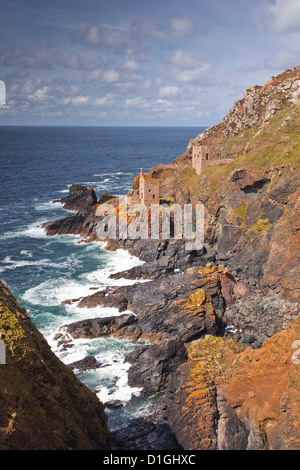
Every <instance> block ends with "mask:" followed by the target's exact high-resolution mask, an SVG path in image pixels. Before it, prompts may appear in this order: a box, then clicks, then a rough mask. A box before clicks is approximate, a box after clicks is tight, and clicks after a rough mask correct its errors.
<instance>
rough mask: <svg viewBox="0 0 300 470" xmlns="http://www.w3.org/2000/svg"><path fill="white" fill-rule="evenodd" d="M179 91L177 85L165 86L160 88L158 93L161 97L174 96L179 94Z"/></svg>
mask: <svg viewBox="0 0 300 470" xmlns="http://www.w3.org/2000/svg"><path fill="white" fill-rule="evenodd" d="M178 92H179V88H178V87H177V86H165V87H163V88H160V90H159V92H158V94H159V96H160V97H161V98H172V97H174V96H177V95H178Z"/></svg>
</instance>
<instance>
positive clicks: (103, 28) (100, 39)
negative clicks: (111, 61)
mask: <svg viewBox="0 0 300 470" xmlns="http://www.w3.org/2000/svg"><path fill="white" fill-rule="evenodd" d="M73 40H74V41H75V42H79V43H83V44H89V45H91V46H99V45H104V46H111V47H120V46H122V47H123V46H126V45H128V37H127V35H126V34H125V33H124V32H122V31H121V30H120V29H118V28H117V27H113V26H107V25H99V24H94V25H90V24H88V23H85V22H82V23H80V24H79V25H78V26H77V29H76V32H75V35H74V37H73Z"/></svg>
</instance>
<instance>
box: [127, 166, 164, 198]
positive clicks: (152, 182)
mask: <svg viewBox="0 0 300 470" xmlns="http://www.w3.org/2000/svg"><path fill="white" fill-rule="evenodd" d="M127 199H128V203H129V204H144V205H145V206H149V205H150V204H159V181H158V180H157V179H155V178H151V177H150V176H149V175H147V174H144V172H143V170H141V173H140V178H139V189H138V190H133V191H130V192H129V193H128V195H127Z"/></svg>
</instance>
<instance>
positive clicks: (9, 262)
mask: <svg viewBox="0 0 300 470" xmlns="http://www.w3.org/2000/svg"><path fill="white" fill-rule="evenodd" d="M1 263H3V264H4V265H5V266H2V267H0V272H4V271H6V270H11V269H17V268H22V267H24V266H42V267H47V268H48V267H52V268H62V267H69V266H72V264H73V262H72V261H69V260H66V261H64V262H62V263H54V262H53V261H51V260H50V259H48V258H45V259H40V260H38V261H29V260H13V259H12V258H11V257H10V256H6V257H5V258H4V259H3V261H1Z"/></svg>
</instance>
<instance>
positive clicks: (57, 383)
mask: <svg viewBox="0 0 300 470" xmlns="http://www.w3.org/2000/svg"><path fill="white" fill-rule="evenodd" d="M0 331H1V333H2V339H3V340H4V343H5V347H6V364H3V365H0V402H1V411H0V449H2V450H6V449H8V450H14V449H16V450H36V449H38V450H59V449H62V450H63V449H109V448H110V440H111V438H110V432H109V430H108V428H107V425H106V416H105V414H104V411H103V406H102V404H101V403H100V402H99V400H98V398H97V397H96V395H94V394H93V393H92V392H91V391H90V390H89V389H88V388H87V387H86V386H85V385H83V384H82V383H81V382H80V381H79V380H78V379H77V378H76V377H75V375H74V373H73V372H72V371H71V370H70V369H69V368H68V367H67V366H65V365H64V364H63V363H62V362H61V361H60V360H59V359H58V358H57V357H56V356H55V355H54V354H53V353H52V351H51V350H50V347H49V346H48V344H47V342H46V341H45V340H44V338H43V337H42V335H41V334H40V333H39V331H38V330H37V329H36V328H35V326H34V325H33V324H32V322H31V321H30V319H29V317H28V315H27V313H26V311H25V310H24V309H23V308H21V307H20V305H19V304H18V303H17V301H16V299H15V298H14V297H13V295H12V294H11V292H10V289H9V287H8V286H7V285H6V284H5V283H4V282H3V281H0Z"/></svg>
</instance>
